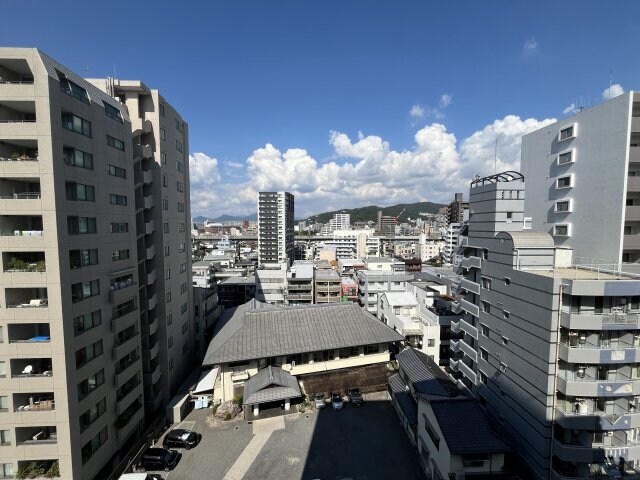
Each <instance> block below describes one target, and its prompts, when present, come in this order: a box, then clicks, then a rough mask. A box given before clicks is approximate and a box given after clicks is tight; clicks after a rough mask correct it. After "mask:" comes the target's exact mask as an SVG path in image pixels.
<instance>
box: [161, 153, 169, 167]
mask: <svg viewBox="0 0 640 480" xmlns="http://www.w3.org/2000/svg"><path fill="white" fill-rule="evenodd" d="M160 159H161V160H162V164H163V165H166V164H167V154H166V153H165V152H160Z"/></svg>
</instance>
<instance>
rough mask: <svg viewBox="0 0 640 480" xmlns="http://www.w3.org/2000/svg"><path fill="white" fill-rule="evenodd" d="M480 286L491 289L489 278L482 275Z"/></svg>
mask: <svg viewBox="0 0 640 480" xmlns="http://www.w3.org/2000/svg"><path fill="white" fill-rule="evenodd" d="M482 288H484V289H485V290H491V279H490V278H488V277H482Z"/></svg>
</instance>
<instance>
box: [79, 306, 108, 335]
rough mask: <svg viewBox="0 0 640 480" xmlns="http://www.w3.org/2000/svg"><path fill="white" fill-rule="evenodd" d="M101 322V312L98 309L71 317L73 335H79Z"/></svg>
mask: <svg viewBox="0 0 640 480" xmlns="http://www.w3.org/2000/svg"><path fill="white" fill-rule="evenodd" d="M101 323H102V314H101V312H100V310H96V311H95V312H91V313H85V314H83V315H79V316H77V317H75V318H74V319H73V331H74V333H75V335H76V336H77V335H80V334H82V333H84V332H86V331H87V330H91V329H92V328H93V327H97V326H98V325H100V324H101Z"/></svg>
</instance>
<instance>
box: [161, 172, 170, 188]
mask: <svg viewBox="0 0 640 480" xmlns="http://www.w3.org/2000/svg"><path fill="white" fill-rule="evenodd" d="M162 186H163V187H168V186H169V177H167V176H166V175H162Z"/></svg>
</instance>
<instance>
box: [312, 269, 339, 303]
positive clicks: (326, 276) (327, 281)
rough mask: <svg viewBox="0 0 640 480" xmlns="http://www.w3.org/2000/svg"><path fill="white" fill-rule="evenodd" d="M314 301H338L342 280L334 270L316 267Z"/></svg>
mask: <svg viewBox="0 0 640 480" xmlns="http://www.w3.org/2000/svg"><path fill="white" fill-rule="evenodd" d="M314 283H315V303H335V302H339V301H340V298H341V296H342V282H341V279H340V275H338V272H336V271H335V270H330V269H318V270H316V275H315V280H314Z"/></svg>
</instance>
